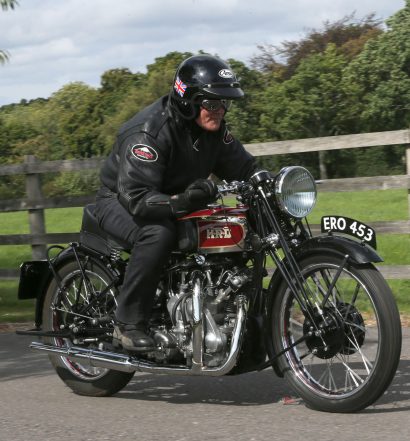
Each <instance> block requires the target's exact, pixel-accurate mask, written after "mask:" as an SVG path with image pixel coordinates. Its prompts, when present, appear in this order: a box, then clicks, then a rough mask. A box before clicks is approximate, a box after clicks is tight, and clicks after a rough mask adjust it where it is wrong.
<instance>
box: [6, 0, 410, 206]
mask: <svg viewBox="0 0 410 441" xmlns="http://www.w3.org/2000/svg"><path fill="white" fill-rule="evenodd" d="M6 4H7V6H8V7H10V8H11V7H14V5H15V4H16V2H14V1H11V0H9V1H6V0H0V5H1V6H2V7H3V8H4V7H5V5H6ZM12 5H13V6H12ZM259 50H260V54H259V55H258V56H255V57H254V58H253V59H252V60H251V66H248V65H246V64H245V63H243V62H241V61H238V60H234V59H231V60H229V63H230V65H231V66H232V68H233V70H234V71H235V72H236V74H237V75H238V77H239V79H240V82H241V86H242V87H243V89H244V90H245V92H246V96H245V98H244V99H243V100H241V101H239V102H236V103H235V104H234V105H233V106H232V108H231V110H230V111H229V113H228V114H227V121H228V124H229V126H230V129H231V131H232V132H233V134H234V135H235V136H236V137H237V138H238V139H240V140H241V141H242V142H244V143H251V142H264V141H269V140H283V139H297V138H307V137H319V136H331V135H338V134H348V133H360V132H369V131H382V130H394V129H402V128H405V127H408V125H409V122H410V112H409V104H408V103H409V102H410V0H406V5H405V7H404V8H403V9H402V10H400V11H398V12H397V13H396V14H395V15H393V16H392V17H391V18H390V19H389V20H388V21H387V27H386V28H382V26H381V23H380V21H379V20H377V19H375V17H374V15H369V16H367V17H365V18H363V19H362V20H356V19H355V17H354V15H353V14H352V15H349V16H346V17H344V18H342V19H341V20H339V21H336V22H334V23H329V22H326V23H324V26H323V28H322V29H320V30H311V31H309V32H307V34H306V35H305V36H304V37H303V38H302V39H301V40H299V41H293V42H292V41H285V42H284V43H282V45H280V46H279V47H272V46H266V45H265V46H259ZM190 55H192V54H191V53H188V52H176V51H175V52H170V53H168V54H166V55H165V56H163V57H159V58H156V59H155V60H154V62H153V63H152V64H150V65H148V66H147V69H146V72H145V73H141V72H136V73H134V72H131V71H130V70H129V69H128V68H118V69H111V70H108V71H106V72H104V73H103V74H102V75H101V85H100V87H98V88H92V87H90V86H88V85H86V84H84V83H70V84H67V85H65V86H63V87H62V88H61V89H60V90H58V91H57V92H56V93H54V94H53V95H52V96H51V97H50V98H49V99H37V100H32V101H26V100H22V101H21V102H20V103H18V104H10V105H6V106H2V107H0V164H7V163H15V162H20V161H22V160H23V156H24V155H26V154H35V155H36V156H38V157H39V158H40V159H67V158H89V157H94V156H104V155H107V154H108V153H109V151H110V150H111V148H112V144H113V142H114V138H115V135H116V132H117V130H118V128H119V127H120V126H121V124H123V123H124V122H125V121H126V120H127V119H129V118H130V117H131V116H132V115H133V114H135V113H136V112H137V111H139V110H140V109H142V108H143V107H145V106H146V105H148V104H150V103H151V102H153V101H154V100H156V99H157V98H159V97H160V96H162V95H164V94H167V93H168V92H169V90H170V88H171V87H172V82H173V78H174V74H175V69H176V67H177V66H178V65H179V64H180V63H181V61H182V60H184V59H185V58H187V57H188V56H190ZM278 60H279V61H278ZM403 149H404V147H385V148H384V147H380V148H376V149H375V148H372V149H354V150H347V151H329V152H322V153H321V154H320V155H318V154H317V153H314V152H312V153H304V154H298V155H278V156H275V157H264V158H259V159H258V161H259V163H260V164H261V166H263V167H266V168H269V169H272V170H277V169H278V168H280V167H282V166H285V165H290V164H295V163H296V164H300V165H304V166H307V167H308V168H309V169H311V171H312V172H313V173H314V175H315V176H317V177H318V176H321V177H326V176H327V177H330V178H332V177H346V176H359V175H365V176H370V175H388V174H402V173H403V172H404V160H403V156H404V155H403ZM96 186H98V179H97V176H96V174H90V175H87V174H73V173H71V174H65V175H60V176H45V178H44V189H45V191H46V193H47V194H50V195H57V194H64V193H65V192H70V193H71V194H82V193H84V192H86V191H87V189H89V190H90V189H92V188H95V187H96ZM22 191H23V187H22V180H21V179H20V178H18V177H13V178H11V177H10V178H9V177H8V178H7V179H6V178H3V179H2V180H0V197H1V198H9V197H17V196H18V195H20V194H21V193H22Z"/></svg>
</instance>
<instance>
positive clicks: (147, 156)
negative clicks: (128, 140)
mask: <svg viewBox="0 0 410 441" xmlns="http://www.w3.org/2000/svg"><path fill="white" fill-rule="evenodd" d="M131 153H132V156H134V158H137V159H139V160H140V161H145V162H155V161H156V160H157V159H158V153H157V151H156V150H155V149H154V147H151V146H150V145H145V144H135V145H133V146H132V147H131Z"/></svg>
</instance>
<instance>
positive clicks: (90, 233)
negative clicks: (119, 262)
mask: <svg viewBox="0 0 410 441" xmlns="http://www.w3.org/2000/svg"><path fill="white" fill-rule="evenodd" d="M94 210H95V204H89V205H86V206H85V207H84V210H83V220H82V224H81V231H80V243H81V244H82V245H84V246H86V247H87V248H91V249H92V250H95V251H98V252H99V253H101V254H104V255H107V256H109V255H111V254H112V252H113V251H127V252H129V251H130V249H131V244H129V243H127V242H124V241H122V240H121V239H119V238H117V237H113V236H111V235H109V234H108V233H107V232H106V231H104V230H103V229H102V228H101V227H100V226H99V225H98V220H97V218H96V217H95V215H94Z"/></svg>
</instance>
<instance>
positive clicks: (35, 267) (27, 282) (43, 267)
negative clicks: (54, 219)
mask: <svg viewBox="0 0 410 441" xmlns="http://www.w3.org/2000/svg"><path fill="white" fill-rule="evenodd" d="M73 259H75V257H74V251H73V248H72V246H69V247H67V248H65V249H64V250H63V251H61V252H60V253H59V254H58V255H57V256H56V257H55V258H53V259H52V260H51V263H49V262H48V261H47V260H37V261H28V262H23V263H22V264H21V266H20V280H19V287H18V295H17V297H18V299H19V300H25V299H36V307H35V324H36V327H37V328H40V327H41V322H42V314H43V305H44V298H45V296H46V292H47V289H48V287H49V285H50V283H51V281H52V280H53V278H54V273H53V271H52V269H51V265H53V268H54V269H55V270H58V268H59V267H60V266H61V265H63V264H64V263H65V262H68V261H70V260H73Z"/></svg>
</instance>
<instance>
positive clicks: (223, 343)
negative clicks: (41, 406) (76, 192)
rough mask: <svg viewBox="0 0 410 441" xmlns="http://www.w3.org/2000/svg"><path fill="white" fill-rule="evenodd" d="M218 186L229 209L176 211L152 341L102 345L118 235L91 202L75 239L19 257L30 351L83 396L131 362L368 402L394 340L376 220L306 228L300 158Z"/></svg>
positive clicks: (118, 259)
mask: <svg viewBox="0 0 410 441" xmlns="http://www.w3.org/2000/svg"><path fill="white" fill-rule="evenodd" d="M219 193H220V197H221V199H222V196H224V195H227V194H234V195H236V199H237V205H236V207H227V206H225V205H223V204H220V205H218V204H213V205H209V206H208V207H207V208H206V209H203V210H200V211H196V212H194V213H191V214H189V215H186V216H185V217H182V218H181V219H178V221H177V224H178V247H177V248H176V249H175V251H174V252H173V253H172V255H171V257H170V260H169V263H168V265H167V266H166V267H165V268H164V270H163V274H162V277H161V281H160V283H159V285H158V289H157V292H156V299H155V306H154V308H153V311H152V318H151V320H150V323H149V329H150V335H151V336H152V337H153V339H154V341H155V343H156V348H155V350H153V351H152V352H148V353H143V354H138V353H127V352H125V351H123V350H122V349H121V348H119V347H118V346H116V345H115V344H113V341H112V334H113V323H114V322H113V313H114V311H115V308H116V305H117V301H116V297H117V293H118V289H119V287H120V286H121V283H122V279H123V274H124V271H125V268H126V265H127V259H126V257H127V254H126V250H127V244H119V243H118V242H116V241H114V240H113V239H112V238H110V237H108V236H107V234H106V233H105V232H104V231H102V230H101V229H100V227H99V226H98V224H97V221H96V219H95V217H94V216H93V206H92V205H90V206H87V207H85V209H84V216H83V223H82V229H81V235H80V241H79V242H78V243H72V244H70V245H69V246H68V247H66V248H62V247H56V246H52V247H50V249H49V254H51V253H52V252H53V250H56V249H57V250H58V254H57V255H56V256H54V257H52V258H51V257H49V258H48V259H47V260H44V261H31V262H24V263H23V264H22V266H21V276H20V285H19V298H21V299H25V298H36V299H37V301H36V325H37V329H36V330H31V331H24V332H22V333H25V334H31V335H36V336H40V337H41V339H40V340H41V341H35V342H33V343H32V344H31V346H30V347H31V348H32V349H35V350H38V351H44V352H45V353H47V354H49V357H50V360H51V363H52V364H53V366H54V367H55V370H56V372H57V374H58V375H59V376H60V377H61V378H62V380H63V381H64V382H65V383H66V384H67V385H68V386H69V387H70V388H71V389H72V390H73V391H74V392H75V393H77V394H81V395H89V396H106V395H111V394H114V393H116V392H118V391H119V390H121V389H122V388H123V387H124V386H126V384H127V383H128V382H129V381H130V380H131V378H132V376H133V375H134V373H135V372H137V371H138V372H149V373H161V374H178V375H208V376H221V375H227V374H230V375H231V374H240V373H244V372H250V371H255V370H259V371H260V370H262V369H265V368H267V367H269V366H272V367H273V369H274V371H275V372H276V374H277V375H278V376H280V377H285V378H286V379H287V380H288V381H289V383H290V385H291V386H292V387H293V389H294V391H295V393H296V394H297V395H299V396H300V397H301V398H302V399H303V400H304V401H305V403H306V404H307V405H308V406H309V407H311V408H314V409H317V410H322V411H328V412H354V411H358V410H360V409H363V408H365V407H366V406H369V405H371V404H372V403H374V402H375V401H376V400H377V399H378V398H379V397H380V396H381V395H382V394H383V392H384V391H385V390H386V388H387V387H388V386H389V384H390V382H391V381H392V379H393V376H394V374H395V372H396V368H397V365H398V362H399V358H400V349H401V325H400V317H399V314H398V310H397V306H396V304H395V301H394V298H393V295H392V293H391V291H390V289H389V287H388V285H387V283H386V282H385V280H384V279H383V277H382V276H381V274H380V273H379V272H378V270H377V269H376V268H375V267H374V265H373V263H375V262H380V261H381V260H382V259H381V258H380V257H379V256H378V254H377V253H376V251H375V247H376V241H375V232H374V230H373V229H372V228H370V227H369V226H367V225H365V224H363V223H361V222H359V221H356V220H354V219H349V218H346V217H341V216H326V217H324V218H322V233H324V234H321V235H318V236H315V237H313V236H312V233H311V229H310V227H309V223H308V222H307V220H306V216H307V215H308V214H309V213H310V212H311V210H312V209H313V207H314V205H315V202H316V196H317V192H316V183H315V180H314V179H313V177H312V175H311V174H310V173H309V172H308V171H307V170H306V169H304V168H302V167H286V168H284V169H282V170H281V171H280V172H279V173H278V174H277V175H275V176H273V175H272V174H271V173H269V172H266V171H259V172H257V173H256V174H254V175H253V176H252V177H251V178H250V180H249V182H232V183H224V185H221V186H219ZM221 202H223V200H222V201H221ZM335 233H336V234H335ZM346 235H349V236H354V237H356V239H353V238H349V237H347V236H346ZM269 267H274V271H272V270H269V271H268V270H267V269H266V268H269Z"/></svg>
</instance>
